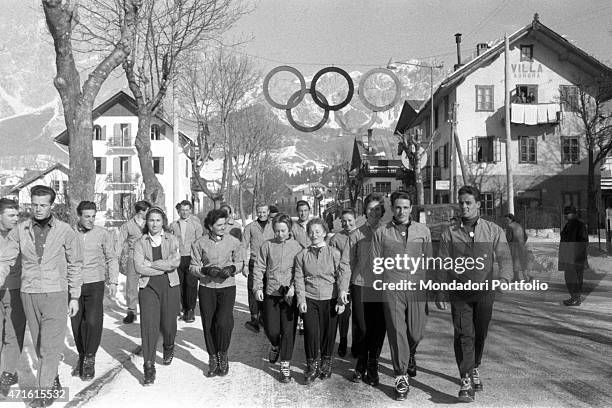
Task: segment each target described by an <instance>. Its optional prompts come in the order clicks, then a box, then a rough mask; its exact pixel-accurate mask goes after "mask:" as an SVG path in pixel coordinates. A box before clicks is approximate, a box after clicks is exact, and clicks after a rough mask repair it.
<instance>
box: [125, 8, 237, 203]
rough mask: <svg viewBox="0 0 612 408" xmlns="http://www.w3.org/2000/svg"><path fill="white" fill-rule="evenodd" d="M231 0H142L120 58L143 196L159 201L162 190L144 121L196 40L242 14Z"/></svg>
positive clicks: (208, 37)
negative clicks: (133, 114)
mask: <svg viewBox="0 0 612 408" xmlns="http://www.w3.org/2000/svg"><path fill="white" fill-rule="evenodd" d="M242 13H243V9H242V8H241V6H240V4H238V3H236V2H235V1H234V0H174V1H157V2H155V1H153V0H143V8H142V11H141V13H140V14H141V16H140V18H139V19H138V35H137V36H136V38H135V39H134V41H133V43H132V47H133V49H134V52H133V53H132V54H131V55H130V57H129V58H127V59H126V60H125V61H124V63H123V69H124V71H125V74H126V78H127V81H128V86H129V88H130V91H131V92H132V95H133V96H134V99H135V100H136V105H137V113H138V132H137V134H136V143H135V145H136V150H137V151H138V158H139V161H140V168H141V172H142V177H143V181H144V184H145V198H146V199H148V200H149V201H151V202H152V203H154V204H155V205H161V206H163V205H164V202H165V194H164V189H163V187H162V185H161V183H160V182H159V180H158V179H157V177H156V176H155V173H154V171H153V162H152V159H153V157H152V154H151V140H150V133H149V132H150V125H151V118H152V117H153V115H155V114H156V113H157V112H158V110H159V109H160V107H161V106H162V101H163V99H164V97H165V96H166V93H167V92H168V89H169V87H170V85H171V83H172V81H173V80H174V78H175V76H176V74H177V70H178V68H179V63H180V61H181V59H182V58H183V57H184V56H185V55H187V54H188V53H189V52H190V51H192V50H194V49H195V48H196V47H197V46H198V45H199V44H200V43H201V42H204V41H209V40H215V39H217V38H218V37H219V36H220V35H221V34H222V33H223V32H224V31H226V30H227V29H229V28H230V27H231V26H232V25H233V24H234V23H235V22H236V21H237V20H238V18H239V17H240V16H241V15H242Z"/></svg>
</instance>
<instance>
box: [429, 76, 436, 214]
mask: <svg viewBox="0 0 612 408" xmlns="http://www.w3.org/2000/svg"><path fill="white" fill-rule="evenodd" d="M433 70H434V67H433V66H430V67H429V98H430V99H429V102H430V105H431V110H430V112H429V116H430V119H431V120H430V121H429V129H430V133H429V137H430V138H431V139H430V140H431V143H430V144H429V146H430V148H429V154H430V156H429V157H431V160H430V161H429V204H433V203H434V189H435V186H434V172H433V136H434V94H433Z"/></svg>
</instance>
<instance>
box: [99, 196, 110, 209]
mask: <svg viewBox="0 0 612 408" xmlns="http://www.w3.org/2000/svg"><path fill="white" fill-rule="evenodd" d="M107 197H108V195H107V194H106V193H102V194H101V195H100V208H98V210H100V211H106V199H107Z"/></svg>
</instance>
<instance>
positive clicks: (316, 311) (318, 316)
mask: <svg viewBox="0 0 612 408" xmlns="http://www.w3.org/2000/svg"><path fill="white" fill-rule="evenodd" d="M335 309H336V299H330V300H314V299H308V298H306V313H304V314H303V315H302V319H303V320H304V349H305V351H306V358H307V359H310V358H318V357H319V351H320V353H321V354H320V355H321V356H326V357H327V356H331V355H332V352H333V350H334V343H335V342H336V327H337V326H336V325H337V324H338V314H337V313H336V310H335Z"/></svg>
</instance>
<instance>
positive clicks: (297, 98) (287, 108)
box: [263, 65, 401, 133]
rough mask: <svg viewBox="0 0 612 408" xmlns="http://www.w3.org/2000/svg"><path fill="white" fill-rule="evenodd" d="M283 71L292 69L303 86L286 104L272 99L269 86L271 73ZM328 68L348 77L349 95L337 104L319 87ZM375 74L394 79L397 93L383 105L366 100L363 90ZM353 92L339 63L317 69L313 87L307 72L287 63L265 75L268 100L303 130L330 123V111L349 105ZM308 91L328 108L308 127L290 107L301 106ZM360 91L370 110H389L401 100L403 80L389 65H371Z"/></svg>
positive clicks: (309, 130) (318, 127)
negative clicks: (297, 120) (331, 102)
mask: <svg viewBox="0 0 612 408" xmlns="http://www.w3.org/2000/svg"><path fill="white" fill-rule="evenodd" d="M282 71H286V72H289V73H291V74H293V75H295V76H296V77H297V78H298V81H299V82H300V89H299V90H298V91H296V92H295V93H293V94H292V95H291V97H290V98H289V100H288V101H287V103H285V104H281V103H278V102H276V101H275V100H274V99H272V97H271V96H270V89H269V86H270V80H271V79H272V77H273V76H274V75H276V74H277V73H279V72H282ZM329 72H334V73H337V74H339V75H341V76H342V77H343V78H344V79H345V80H346V83H347V86H348V93H347V95H346V98H345V99H344V100H343V101H342V102H340V103H338V104H335V105H330V104H329V103H328V101H327V99H326V98H325V96H324V95H323V94H322V93H320V92H319V91H317V90H316V86H317V82H318V81H319V80H320V79H321V77H322V76H323V75H325V74H327V73H329ZM375 74H384V75H387V76H389V77H390V78H391V79H392V80H393V82H394V85H395V95H394V96H393V100H392V101H391V102H390V103H389V104H387V105H383V106H378V105H374V104H373V103H371V102H370V101H368V100H367V98H366V97H365V92H362V90H363V89H365V83H366V81H367V80H368V79H369V78H370V77H371V76H372V75H375ZM354 93H355V85H354V84H353V79H352V78H351V77H350V75H349V74H348V73H347V72H346V71H345V70H343V69H341V68H337V67H326V68H323V69H322V70H320V71H319V72H317V73H316V74H315V76H314V77H313V78H312V81H311V83H310V88H307V87H306V80H305V79H304V76H303V75H302V73H301V72H300V71H298V70H297V69H295V68H293V67H290V66H287V65H282V66H278V67H276V68H274V69H272V70H271V71H270V72H269V73H268V74H267V75H266V77H265V78H264V81H263V94H264V97H265V98H266V100H267V101H268V103H269V104H270V105H272V106H273V107H275V108H277V109H284V110H285V112H286V115H287V120H288V121H289V123H291V125H292V126H293V127H294V128H296V129H297V130H300V131H302V132H314V131H315V130H319V129H321V128H322V127H323V126H324V125H325V123H327V120H328V119H329V111H338V110H340V109H342V108H344V107H346V106H347V105H348V104H349V103H350V102H351V100H352V98H353V95H354ZM306 94H310V95H311V96H312V100H313V102H314V103H315V104H316V105H317V106H319V107H320V108H322V109H323V110H324V111H325V112H324V114H323V118H322V119H321V121H320V122H319V123H317V124H316V125H314V126H309V127H308V126H304V125H300V124H298V123H297V122H296V121H295V119H294V118H293V115H292V113H291V110H292V109H293V108H295V107H296V106H298V105H299V104H300V103H301V102H302V101H303V100H304V97H305V96H306ZM358 95H359V99H360V100H361V102H362V103H363V105H364V106H365V107H367V108H368V109H370V110H371V111H373V112H382V111H386V110H389V109H391V108H392V107H393V106H395V105H396V104H397V103H398V102H399V100H400V98H401V83H400V81H399V78H397V76H396V75H395V74H394V73H393V72H392V71H390V70H388V69H384V68H375V69H372V70H370V71H368V72H366V73H365V74H364V75H363V76H362V77H361V80H360V81H359V92H358ZM335 117H336V122H338V124H339V125H340V126H341V127H342V128H343V129H345V130H349V129H348V128H347V126H346V124H345V123H344V121H343V120H342V118H341V117H340V116H339V115H336V116H335ZM375 119H376V114H375V113H374V114H373V115H372V116H371V118H370V121H369V122H368V123H367V124H366V125H364V126H367V127H370V126H371V125H372V124H373V123H374V120H375ZM364 126H361V127H360V128H358V129H356V130H355V129H351V130H350V131H351V133H355V132H357V131H361V130H362V129H363V128H364Z"/></svg>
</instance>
